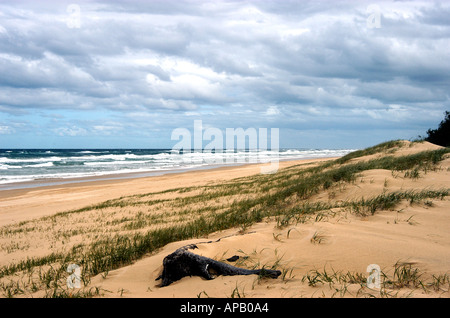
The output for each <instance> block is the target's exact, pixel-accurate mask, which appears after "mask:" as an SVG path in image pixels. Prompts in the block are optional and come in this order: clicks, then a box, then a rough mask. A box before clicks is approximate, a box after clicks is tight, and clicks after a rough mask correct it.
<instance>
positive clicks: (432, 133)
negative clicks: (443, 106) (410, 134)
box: [425, 111, 450, 147]
mask: <svg viewBox="0 0 450 318" xmlns="http://www.w3.org/2000/svg"><path fill="white" fill-rule="evenodd" d="M427 135H428V137H426V138H425V140H426V141H429V142H431V143H433V144H436V145H439V146H443V147H450V112H449V111H446V112H445V118H444V120H442V121H441V122H440V124H439V127H438V128H437V129H428V130H427Z"/></svg>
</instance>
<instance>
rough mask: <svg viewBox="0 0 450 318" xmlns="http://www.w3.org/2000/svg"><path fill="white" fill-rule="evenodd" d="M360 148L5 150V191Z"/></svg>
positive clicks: (1, 165) (1, 152) (1, 154)
mask: <svg viewBox="0 0 450 318" xmlns="http://www.w3.org/2000/svg"><path fill="white" fill-rule="evenodd" d="M351 151H354V149H280V150H278V151H270V150H269V151H268V150H265V151H248V150H247V151H243V150H242V151H240V150H234V151H231V152H226V151H224V152H217V153H211V152H204V151H192V152H185V153H179V152H176V151H172V150H171V149H0V190H6V189H17V188H25V187H35V186H44V185H53V184H61V183H69V182H79V181H80V180H78V181H77V180H76V179H77V178H84V179H83V180H86V178H87V179H89V177H92V178H94V177H95V178H97V179H98V178H99V177H101V178H102V179H107V178H121V177H122V178H124V177H129V176H131V175H133V176H140V175H142V176H151V175H158V174H164V173H169V172H179V171H187V170H192V169H205V168H211V167H217V166H223V165H239V164H245V163H267V162H275V161H283V160H295V159H314V158H326V157H339V156H343V155H345V154H347V153H349V152H351Z"/></svg>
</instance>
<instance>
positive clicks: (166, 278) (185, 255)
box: [156, 244, 281, 287]
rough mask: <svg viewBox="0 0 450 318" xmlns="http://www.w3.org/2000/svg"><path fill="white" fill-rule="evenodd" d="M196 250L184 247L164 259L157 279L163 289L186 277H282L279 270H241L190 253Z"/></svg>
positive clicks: (191, 247) (193, 246)
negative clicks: (160, 280)
mask: <svg viewBox="0 0 450 318" xmlns="http://www.w3.org/2000/svg"><path fill="white" fill-rule="evenodd" d="M195 248H197V246H196V245H195V244H191V245H188V246H184V247H181V248H179V249H177V250H176V251H175V252H173V253H172V254H170V255H167V256H166V257H165V258H164V260H163V271H162V274H161V275H160V276H159V277H158V278H157V279H156V280H159V279H162V283H161V287H164V286H168V285H170V284H172V283H173V282H175V281H177V280H179V279H181V278H183V277H185V276H200V277H203V278H205V279H208V280H209V279H213V276H212V275H224V276H232V275H253V274H256V275H262V276H264V277H271V278H277V277H278V276H280V275H281V272H280V271H277V270H270V269H264V268H263V269H254V270H250V269H244V268H239V267H235V266H232V265H229V264H226V263H222V262H219V261H216V260H213V259H211V258H208V257H204V256H200V255H197V254H194V253H191V252H189V251H188V249H195Z"/></svg>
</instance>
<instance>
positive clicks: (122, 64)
mask: <svg viewBox="0 0 450 318" xmlns="http://www.w3.org/2000/svg"><path fill="white" fill-rule="evenodd" d="M449 17H450V2H449V1H441V2H439V1H429V0H427V1H375V0H374V1H361V0H360V1H356V0H355V1H331V0H329V1H304V0H302V1H300V0H298V1H288V0H258V1H256V0H255V1H200V0H191V1H181V0H176V1H175V0H173V1H167V0H166V1H155V0H150V1H143V0H142V1H77V0H71V1H31V0H30V1H20V0H8V1H1V2H0V74H1V75H0V148H21V147H23V148H171V147H172V146H173V145H174V144H175V143H176V141H174V140H171V133H172V131H173V130H174V129H175V128H180V127H181V128H187V129H189V130H193V125H194V120H198V119H200V120H202V123H203V127H204V128H206V127H215V128H219V129H223V130H224V129H225V128H238V127H241V128H244V129H246V128H250V127H252V128H255V129H258V128H267V129H270V128H279V131H280V139H279V141H280V147H298V148H311V147H312V148H362V147H367V146H371V145H374V144H376V143H379V142H383V141H387V140H391V139H399V138H401V139H412V138H415V137H417V136H418V135H420V134H421V135H425V132H426V130H427V129H428V128H436V127H437V125H438V124H439V122H440V121H441V120H442V119H443V118H444V114H443V113H444V111H445V110H450V99H449V92H450V89H449V88H450V18H449Z"/></svg>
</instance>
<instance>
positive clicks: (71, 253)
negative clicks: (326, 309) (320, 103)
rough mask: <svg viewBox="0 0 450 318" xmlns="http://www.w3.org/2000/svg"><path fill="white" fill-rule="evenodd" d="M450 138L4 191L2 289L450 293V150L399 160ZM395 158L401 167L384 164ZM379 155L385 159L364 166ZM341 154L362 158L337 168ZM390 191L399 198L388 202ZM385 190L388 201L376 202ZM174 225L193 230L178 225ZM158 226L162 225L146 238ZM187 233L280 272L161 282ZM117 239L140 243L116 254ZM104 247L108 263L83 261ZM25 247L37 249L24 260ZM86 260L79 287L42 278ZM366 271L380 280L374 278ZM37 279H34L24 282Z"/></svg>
mask: <svg viewBox="0 0 450 318" xmlns="http://www.w3.org/2000/svg"><path fill="white" fill-rule="evenodd" d="M442 149H445V148H442V147H439V146H435V145H433V144H430V143H427V142H421V143H411V142H407V141H402V142H400V143H396V144H393V145H390V146H389V147H385V148H382V147H380V148H379V149H378V148H377V149H376V150H374V151H372V152H369V151H368V152H367V153H364V154H363V155H361V156H357V157H354V158H351V159H348V160H347V161H345V162H342V163H339V164H338V163H335V161H336V160H337V159H338V158H320V159H305V160H289V161H280V162H279V167H278V171H277V172H276V173H274V174H270V175H264V174H261V166H262V164H247V165H240V166H227V167H219V168H214V169H206V170H196V171H185V172H174V173H170V174H165V175H159V176H150V177H140V178H123V179H111V180H96V181H95V180H94V181H92V180H91V181H88V182H79V183H78V182H72V183H66V184H59V185H52V186H46V187H33V188H23V189H15V190H4V191H1V192H0V227H1V236H0V247H1V250H0V259H1V262H0V266H2V277H1V279H0V281H1V283H2V284H3V285H2V286H4V288H3V291H4V292H3V295H2V296H3V297H5V296H6V297H8V296H14V297H49V295H51V293H52V292H53V293H54V292H55V291H58V293H60V294H61V295H65V296H68V295H72V294H73V293H77V292H78V293H84V294H82V295H84V296H86V297H137V298H172V297H175V298H178V297H183V298H197V297H200V298H206V297H221V298H223V297H225V298H227V297H237V296H239V297H246V298H261V297H263V298H303V297H306V298H310V297H372V296H374V297H445V298H448V297H449V296H450V293H449V286H450V283H449V274H450V265H449V264H450V233H449V231H448V229H449V227H450V218H449V217H448V212H449V211H450V200H449V198H448V190H449V185H450V159H449V155H448V153H445V154H443V155H442V157H440V158H439V160H437V159H430V160H432V161H430V164H429V165H418V164H415V165H414V166H410V167H409V168H408V169H407V168H397V166H395V165H398V164H399V163H398V162H397V161H395V160H397V159H396V158H403V157H405V158H406V157H408V156H414V155H416V154H420V153H423V152H434V151H439V150H442ZM433 156H434V157H430V158H435V157H436V155H433ZM388 157H389V158H391V160H392V163H389V164H390V165H391V166H389V167H394V168H383V167H384V166H382V165H385V166H386V167H387V165H388V164H387V163H385V162H384V161H382V159H384V158H388ZM411 158H412V157H411ZM414 158H415V157H414ZM424 158H425V157H424ZM427 158H428V157H427ZM376 160H378V161H376ZM399 160H400V159H399ZM426 160H428V159H421V160H420V162H422V163H427V161H426ZM403 161H405V160H403ZM403 161H402V162H403ZM370 162H374V164H373V165H374V166H373V167H374V168H371V167H372V166H368V168H361V165H363V164H366V163H370ZM375 162H376V164H379V166H376V165H375ZM325 164H328V165H327V166H324V165H325ZM358 164H361V165H358ZM266 166H267V164H266ZM315 167H316V168H317V167H321V170H320V171H316V170H314V168H315ZM343 167H353V168H354V169H356V168H357V169H360V170H357V172H355V173H353V174H352V175H351V176H346V175H340V174H339V175H338V174H337V172H338V171H339V173H344V172H343V171H344V170H342V169H343ZM308 169H309V170H308ZM333 169H335V170H333ZM339 169H341V170H339ZM334 171H336V173H334ZM328 172H330V173H332V175H331V178H330V179H329V180H331V181H329V180H328V179H326V180H325V179H323V180H325V181H324V182H322V183H321V184H320V186H316V188H314V189H315V190H314V191H313V190H311V189H312V187H313V186H312V185H311V188H309V187H305V188H301V187H300V186H299V185H300V184H301V182H303V181H302V180H306V179H307V178H309V177H311V181H309V182H311V184H313V181H314V180H322V179H321V178H322V177H323V175H325V174H327V173H328ZM337 176H339V177H337ZM308 180H309V179H308ZM287 189H293V190H292V191H291V192H289V193H288V191H287ZM294 190H295V191H294ZM309 190H311V191H309ZM301 191H304V192H301ZM387 197H389V198H392V200H395V202H393V203H392V204H391V205H388V204H384V203H385V201H383V200H386V198H387ZM373 198H378V199H377V200H378V201H376V200H375V199H374V201H370V200H371V199H373ZM369 201H370V202H369ZM375 201H376V202H377V204H378V205H369V204H372V203H373V202H375ZM378 202H383V204H384V205H382V204H381V203H378ZM247 206H248V208H247ZM227 213H228V214H227ZM237 213H240V214H237ZM222 218H223V219H222ZM226 221H227V222H229V223H226ZM152 231H153V232H152ZM158 231H159V232H158ZM164 231H167V233H166V232H164ZM177 231H180V232H182V231H185V232H183V234H179V235H178V234H177V235H178V236H177V235H174V234H173V233H174V232H177ZM155 233H162V234H161V237H162V238H161V239H160V240H158V241H157V240H156V239H154V240H153V238H152V242H151V244H150V243H147V242H148V241H149V239H148V238H149V237H154V236H156V234H155ZM168 233H170V235H172V236H170V237H169V234H168ZM150 234H151V235H150ZM152 235H153V236H152ZM166 237H169V238H166ZM177 237H179V238H181V239H179V240H174V239H173V238H177ZM171 240H172V241H171ZM123 242H125V243H123ZM122 243H123V246H122V245H120V244H122ZM190 244H195V245H196V246H197V247H198V248H197V249H195V250H192V251H191V252H192V253H196V254H197V255H201V256H205V257H208V258H212V259H215V260H218V261H222V262H227V261H226V260H227V259H228V258H230V257H232V256H238V260H237V261H235V262H228V263H230V264H231V265H233V266H237V267H242V268H252V269H253V268H273V269H277V270H280V271H281V273H282V274H281V276H280V277H278V278H276V279H273V278H268V277H260V276H258V275H249V276H242V275H237V276H223V275H220V276H217V277H215V278H214V279H213V280H205V279H203V278H201V277H198V276H192V277H190V276H187V277H184V278H182V279H180V280H178V281H175V282H173V283H172V284H170V285H169V286H166V287H160V286H159V284H160V281H157V280H156V279H157V278H158V276H159V275H160V274H161V272H162V266H163V259H164V258H165V257H166V256H167V255H169V254H171V253H172V252H174V251H175V250H176V249H178V248H180V247H183V246H187V245H190ZM120 249H123V251H124V254H127V253H128V251H130V250H132V251H133V253H130V254H132V255H131V256H129V258H125V257H124V256H123V255H122V254H121V255H117V257H115V258H114V257H113V256H111V258H108V257H106V255H113V254H114V253H115V251H116V250H120ZM79 251H83V253H81V252H80V253H78V252H79ZM100 252H102V253H104V254H102V256H99V260H100V259H101V260H102V262H104V263H102V265H98V264H99V263H100V262H99V261H98V260H96V261H95V266H94V265H92V264H93V263H92V264H91V263H88V262H87V261H86V260H89V261H91V260H92V259H94V256H93V255H99V254H95V253H100ZM77 253H78V254H77ZM81 254H82V255H83V257H84V258H80V257H81V256H80V255H81ZM50 255H51V257H53V258H52V260H51V261H48V262H47V263H44V262H43V261H42V260H43V259H49V258H50ZM86 255H89V257H90V258H89V257H87V256H86ZM114 255H115V254H114ZM127 255H128V254H127ZM119 256H120V257H122V258H123V259H122V258H121V259H120V260H117V259H118V258H120V257H119ZM71 257H72V259H71ZM27 259H28V260H35V262H34V263H33V262H28V264H31V263H33V264H31V265H26V266H28V267H26V266H25V265H23V264H25V260H27ZM62 259H64V261H62ZM112 259H114V260H112ZM81 260H83V262H85V264H86V265H83V264H80V266H81V267H83V266H85V267H88V268H83V271H82V275H84V279H83V284H82V285H83V286H82V288H79V289H76V290H72V289H67V287H66V286H65V280H66V278H67V276H68V275H69V274H68V273H66V274H65V276H64V275H63V276H61V277H60V278H58V279H56V281H57V282H59V283H58V284H55V285H51V284H50V285H48V286H47V287H46V286H45V284H44V283H43V282H42V281H40V280H39V279H38V276H39V275H38V274H37V273H38V272H39V273H42V271H48V270H49V267H51V268H57V267H58V264H62V265H60V266H62V267H67V262H73V263H75V264H77V263H81ZM113 261H114V262H115V263H114V262H113ZM38 263H43V265H39V266H38V265H37V264H38ZM19 264H22V265H20V266H19ZM87 264H90V265H87ZM12 265H13V266H12ZM102 266H103V267H102ZM7 268H8V270H6V269H7ZM30 268H32V269H30ZM373 268H375V271H372V269H373ZM369 269H370V271H368V270H369ZM62 272H65V268H63V271H62ZM400 272H401V273H402V275H403V276H401V277H400V276H399V273H400ZM47 273H48V272H47ZM369 275H374V276H373V277H374V280H373V282H374V283H375V286H367V278H368V277H369ZM377 275H378V276H377ZM41 276H42V275H41ZM406 276H407V277H406ZM25 278H26V279H25ZM11 279H16V280H18V281H20V283H19V284H24V286H23V288H20V290H21V292H18V291H17V292H16V293H14V292H13V291H12V287H9V289H8V287H7V286H12V285H11V284H10V285H8V284H9V282H11ZM27 279H28V281H34V282H35V284H34V286H35V287H33V288H31V287H30V286H28V285H27V286H25V285H26V283H25V281H26V280H27ZM380 281H381V285H377V283H380ZM369 287H372V288H369ZM93 290H94V291H95V292H94V291H93ZM8 293H9V294H8Z"/></svg>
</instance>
